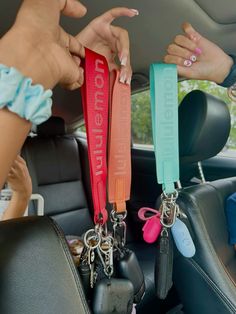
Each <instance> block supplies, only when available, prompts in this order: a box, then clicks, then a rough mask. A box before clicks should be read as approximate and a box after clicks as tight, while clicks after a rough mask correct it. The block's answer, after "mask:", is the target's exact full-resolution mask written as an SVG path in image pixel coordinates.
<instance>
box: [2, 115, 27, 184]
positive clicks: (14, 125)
mask: <svg viewBox="0 0 236 314" xmlns="http://www.w3.org/2000/svg"><path fill="white" fill-rule="evenodd" d="M30 128H31V123H30V122H28V121H26V120H25V119H22V118H20V117H19V116H17V115H16V114H14V113H12V112H10V111H8V110H7V109H1V110H0V188H2V186H3V184H4V182H5V180H6V177H7V174H8V173H9V170H10V168H11V166H12V163H13V161H14V160H15V158H16V156H17V154H18V153H19V151H20V149H21V147H22V145H23V143H24V141H25V138H26V137H27V135H28V133H29V131H30Z"/></svg>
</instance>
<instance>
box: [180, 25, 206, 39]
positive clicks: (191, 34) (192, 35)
mask: <svg viewBox="0 0 236 314" xmlns="http://www.w3.org/2000/svg"><path fill="white" fill-rule="evenodd" d="M182 29H183V31H184V32H185V34H186V35H187V36H188V38H189V39H191V40H193V41H194V42H195V43H198V41H199V40H200V39H201V35H200V34H199V33H198V32H197V31H196V30H195V29H194V28H193V27H192V25H191V24H190V23H188V22H185V23H183V25H182Z"/></svg>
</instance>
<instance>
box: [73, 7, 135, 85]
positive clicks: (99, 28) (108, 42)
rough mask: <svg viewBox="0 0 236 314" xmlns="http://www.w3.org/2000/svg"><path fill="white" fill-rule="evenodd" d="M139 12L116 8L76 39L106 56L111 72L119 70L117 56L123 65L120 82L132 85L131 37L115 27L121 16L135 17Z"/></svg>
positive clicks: (101, 16) (97, 20)
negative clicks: (115, 20)
mask: <svg viewBox="0 0 236 314" xmlns="http://www.w3.org/2000/svg"><path fill="white" fill-rule="evenodd" d="M136 15H138V11H137V10H135V9H128V8H114V9H111V10H109V11H107V12H105V13H104V14H102V15H100V16H98V17H97V18H95V19H94V20H93V21H92V22H91V23H89V24H88V25H87V27H85V28H84V29H83V30H82V31H81V32H80V33H79V34H78V35H77V36H76V38H77V39H78V40H79V41H80V42H81V43H82V45H83V46H85V47H87V48H89V49H91V50H93V51H95V52H97V53H99V54H102V55H104V56H105V57H106V58H107V60H108V65H109V68H110V70H112V69H116V68H118V65H117V64H116V62H115V57H116V55H117V56H118V58H119V60H120V64H121V73H120V81H121V82H122V83H127V84H130V82H131V76H132V70H131V66H130V52H129V35H128V32H127V31H126V30H124V29H123V28H120V27H117V26H113V25H111V23H112V22H113V20H114V19H116V18H118V17H121V16H128V17H134V16H136Z"/></svg>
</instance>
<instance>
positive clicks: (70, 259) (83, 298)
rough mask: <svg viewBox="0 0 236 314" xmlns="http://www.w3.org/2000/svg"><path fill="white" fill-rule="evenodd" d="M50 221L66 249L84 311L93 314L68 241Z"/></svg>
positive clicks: (50, 220)
mask: <svg viewBox="0 0 236 314" xmlns="http://www.w3.org/2000/svg"><path fill="white" fill-rule="evenodd" d="M48 219H49V222H50V224H51V225H52V227H53V229H54V230H55V232H56V234H57V235H58V236H59V238H60V241H61V244H62V246H63V249H64V253H65V255H66V257H67V262H68V264H69V268H70V270H71V272H72V274H73V277H74V279H75V282H76V286H77V289H78V292H79V295H80V298H81V301H82V303H83V305H84V310H85V313H86V314H91V312H90V311H89V308H88V304H87V302H86V299H85V296H84V292H83V288H82V283H81V282H80V280H79V279H78V273H77V271H76V269H75V265H74V262H73V260H72V256H71V254H70V251H69V248H68V245H67V243H66V240H65V238H64V234H63V232H62V231H61V229H60V228H59V226H58V225H57V224H56V223H55V222H54V221H53V220H52V219H51V218H48Z"/></svg>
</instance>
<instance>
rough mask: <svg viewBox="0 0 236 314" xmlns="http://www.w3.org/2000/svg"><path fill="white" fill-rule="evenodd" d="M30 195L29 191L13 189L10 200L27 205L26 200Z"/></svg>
mask: <svg viewBox="0 0 236 314" xmlns="http://www.w3.org/2000/svg"><path fill="white" fill-rule="evenodd" d="M30 196H31V193H29V192H20V191H19V192H18V191H13V193H12V197H11V200H12V201H14V202H16V203H17V204H19V205H21V206H25V207H27V205H28V202H29V200H30Z"/></svg>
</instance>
